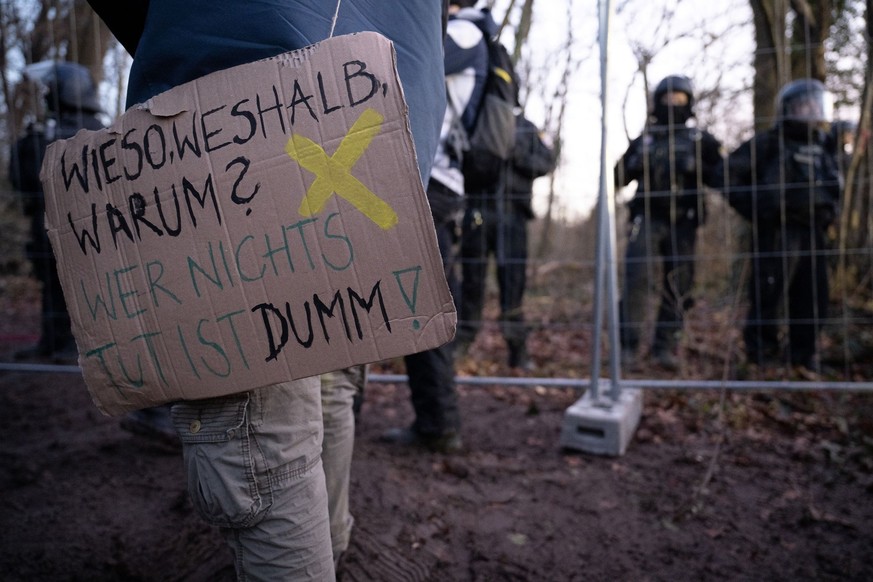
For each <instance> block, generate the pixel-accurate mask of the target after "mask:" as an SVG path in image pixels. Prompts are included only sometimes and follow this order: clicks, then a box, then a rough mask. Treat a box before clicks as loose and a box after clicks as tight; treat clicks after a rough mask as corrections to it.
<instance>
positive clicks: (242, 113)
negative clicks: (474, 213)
mask: <svg viewBox="0 0 873 582" xmlns="http://www.w3.org/2000/svg"><path fill="white" fill-rule="evenodd" d="M41 178H42V181H43V184H44V187H45V194H46V205H47V211H46V224H47V226H48V231H49V237H50V239H51V242H52V246H53V249H54V252H55V256H56V258H57V262H58V268H59V272H60V277H61V282H62V285H63V289H64V295H65V298H66V302H67V306H68V308H69V311H70V315H71V318H72V320H73V332H74V334H75V337H76V341H77V343H78V347H79V363H80V365H81V367H82V369H83V372H84V375H85V380H86V382H87V385H88V389H89V391H90V392H91V395H92V398H93V400H94V401H95V403H96V405H97V406H98V407H99V408H100V410H101V411H103V412H104V413H106V414H110V415H117V414H121V413H124V412H126V411H129V410H133V409H138V408H144V407H149V406H153V405H157V404H161V403H166V402H170V401H175V400H181V399H185V400H189V399H198V398H206V397H212V396H218V395H224V394H230V393H235V392H240V391H245V390H250V389H253V388H256V387H261V386H267V385H270V384H274V383H276V382H281V381H286V380H290V379H295V378H302V377H307V376H313V375H316V374H319V373H322V372H327V371H330V370H335V369H338V368H341V367H346V366H350V365H353V364H360V363H366V362H373V361H377V360H382V359H386V358H391V357H396V356H401V355H405V354H408V353H415V352H418V351H422V350H425V349H430V348H433V347H436V346H439V345H442V344H444V343H446V342H448V341H450V340H451V338H452V337H453V335H454V330H455V325H456V316H455V312H454V306H453V303H452V298H451V295H450V293H449V289H448V286H447V284H446V280H445V275H444V272H443V267H442V263H441V261H440V256H439V252H438V247H437V242H436V235H435V232H434V227H433V220H432V218H431V215H430V210H429V207H428V204H427V198H426V195H425V193H424V190H423V187H422V184H421V180H420V177H419V174H418V166H417V163H416V159H415V151H414V146H413V141H412V136H411V134H410V130H409V123H408V117H407V109H406V104H405V101H404V99H403V93H402V89H401V86H400V83H399V80H398V77H397V73H396V69H395V55H394V49H393V45H392V44H391V43H390V42H389V41H388V40H387V39H385V38H384V37H382V36H381V35H378V34H375V33H361V34H356V35H350V36H344V37H338V38H334V39H331V40H328V41H325V42H322V43H319V44H317V45H313V46H311V47H307V48H305V49H302V50H300V51H294V52H290V53H286V54H282V55H279V56H277V57H275V58H271V59H266V60H263V61H258V62H255V63H250V64H247V65H244V66H240V67H235V68H232V69H228V70H225V71H222V72H218V73H215V74H212V75H208V76H206V77H203V78H201V79H198V80H196V81H193V82H191V83H187V84H184V85H181V86H178V87H176V88H174V89H172V90H171V91H167V92H166V93H162V94H160V95H157V96H155V97H154V98H152V99H151V100H149V101H148V102H146V103H145V104H142V105H140V106H137V107H134V108H132V109H131V110H130V111H128V112H127V113H125V115H124V116H122V117H121V118H120V119H119V120H118V122H117V123H115V125H113V126H112V127H110V128H108V129H106V130H102V131H97V132H88V131H83V132H80V133H79V134H78V135H76V136H75V137H74V138H73V139H70V140H65V141H62V142H57V143H55V144H52V146H51V147H50V148H49V150H48V152H47V155H46V159H45V162H44V164H43V168H42V174H41Z"/></svg>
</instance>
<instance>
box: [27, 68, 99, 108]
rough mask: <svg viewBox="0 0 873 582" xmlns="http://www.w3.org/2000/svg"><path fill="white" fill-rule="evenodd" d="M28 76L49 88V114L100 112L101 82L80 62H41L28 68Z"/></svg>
mask: <svg viewBox="0 0 873 582" xmlns="http://www.w3.org/2000/svg"><path fill="white" fill-rule="evenodd" d="M24 72H25V75H27V76H28V77H29V78H31V79H33V80H34V81H37V82H38V83H40V84H41V85H42V86H43V87H44V88H45V91H46V93H45V103H46V107H47V108H48V111H49V113H52V114H55V115H57V114H60V113H66V112H71V113H100V112H101V111H102V109H101V108H100V100H99V98H98V97H97V85H96V83H94V79H93V78H92V77H91V72H90V71H89V70H88V69H87V68H86V67H84V66H82V65H80V64H78V63H70V62H63V61H62V62H54V61H41V62H39V63H33V64H31V65H28V66H27V67H25V70H24Z"/></svg>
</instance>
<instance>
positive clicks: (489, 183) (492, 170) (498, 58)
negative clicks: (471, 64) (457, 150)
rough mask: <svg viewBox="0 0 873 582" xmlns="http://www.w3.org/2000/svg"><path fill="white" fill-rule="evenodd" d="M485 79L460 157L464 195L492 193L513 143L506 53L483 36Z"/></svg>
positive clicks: (513, 99) (513, 94)
mask: <svg viewBox="0 0 873 582" xmlns="http://www.w3.org/2000/svg"><path fill="white" fill-rule="evenodd" d="M485 43H486V45H487V46H488V76H487V77H486V80H485V88H484V93H483V95H482V100H481V101H480V102H479V107H478V109H477V112H476V118H475V122H474V126H473V128H472V129H471V130H469V132H468V135H467V140H466V144H464V147H463V148H462V153H461V171H462V172H463V174H464V189H465V190H466V191H467V192H476V191H480V192H481V191H494V190H496V188H497V186H498V183H499V180H500V176H501V172H502V171H503V170H504V168H505V167H506V161H507V160H509V159H510V158H511V157H512V149H513V145H514V143H515V115H516V108H517V107H518V82H517V80H516V77H515V68H514V67H513V65H512V59H511V58H510V56H509V52H508V51H507V50H506V47H504V46H503V45H502V44H500V43H499V42H497V40H496V39H494V38H491V37H490V36H489V35H488V34H485Z"/></svg>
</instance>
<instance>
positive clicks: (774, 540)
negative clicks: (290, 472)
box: [0, 286, 873, 582]
mask: <svg viewBox="0 0 873 582" xmlns="http://www.w3.org/2000/svg"><path fill="white" fill-rule="evenodd" d="M3 291H4V293H2V294H0V299H2V301H0V310H2V313H0V315H2V319H3V321H4V323H3V326H2V327H3V329H2V331H3V334H2V337H0V362H10V361H11V354H12V352H13V351H14V350H15V349H17V348H20V347H21V346H22V345H24V344H26V343H27V342H28V341H32V340H33V339H35V333H36V332H35V329H34V325H33V321H35V317H36V309H37V307H36V302H35V300H34V294H33V293H32V292H24V293H22V292H19V293H10V292H9V291H10V288H9V287H8V286H7V287H4V288H3ZM589 351H590V350H589V349H588V347H587V346H586V345H585V340H584V337H582V336H578V335H574V334H573V333H567V334H563V335H562V333H561V332H556V331H548V332H547V331H541V332H537V333H535V334H534V335H533V336H532V338H531V352H532V356H533V357H532V359H533V362H534V369H533V370H532V371H531V372H527V373H525V374H524V375H527V376H530V377H537V376H543V377H547V376H556V375H559V376H566V375H568V374H572V371H573V370H574V369H575V370H577V372H576V373H577V374H578V373H579V371H578V363H579V361H580V360H584V359H585V358H586V357H588V356H587V353H588V352H589ZM703 357H704V356H703V355H701V354H699V353H696V352H695V353H690V355H688V358H691V359H695V361H697V360H700V359H701V358H703ZM504 360H505V350H504V348H503V347H502V340H501V339H500V337H499V334H498V332H497V330H496V327H494V326H486V328H485V330H483V334H482V335H480V337H479V338H478V340H477V342H476V343H475V344H474V345H473V347H472V348H471V352H470V354H469V355H468V357H467V358H465V359H463V360H461V361H460V362H459V364H458V370H459V374H461V375H470V374H473V373H478V374H480V375H487V376H498V375H504V374H506V375H520V372H518V371H513V370H509V369H507V368H506V366H505V364H503V363H502V362H503V361H504ZM372 371H373V372H375V373H380V372H388V373H402V371H403V370H402V366H399V362H396V361H395V362H385V363H382V364H378V365H374V366H373V370H372ZM638 372H640V373H641V374H642V375H643V376H645V377H653V378H658V377H660V378H664V377H666V375H665V374H664V373H663V372H659V371H658V370H656V369H652V368H647V364H645V363H641V369H640V370H638ZM459 392H460V402H461V408H462V411H463V429H462V435H463V439H464V442H465V445H466V450H465V451H464V452H463V453H461V454H457V455H450V456H446V455H442V454H435V453H428V452H424V451H421V450H404V449H398V448H394V447H392V446H390V445H386V444H383V443H380V442H378V439H377V437H378V435H380V434H381V433H382V432H383V431H384V430H385V429H386V428H389V427H393V426H402V425H405V424H406V423H409V422H410V421H411V419H412V412H411V408H410V405H409V396H408V389H407V387H406V386H405V385H404V384H386V383H375V382H373V383H370V385H369V386H368V387H367V392H366V400H365V403H364V406H363V410H362V413H361V417H360V419H359V424H358V427H357V438H356V448H355V456H354V461H353V466H352V490H351V509H352V512H353V514H354V517H355V520H356V523H355V529H354V532H353V536H352V542H351V547H350V549H349V551H348V553H347V554H346V556H345V558H344V561H343V573H342V574H343V575H342V579H343V580H346V581H366V580H374V581H394V580H396V581H404V582H405V581H415V580H421V581H424V580H439V581H465V580H470V581H473V580H494V581H503V580H519V581H522V580H523V581H528V580H529V581H542V580H579V581H583V580H584V581H591V580H594V581H598V580H604V581H606V580H608V581H615V580H622V581H623V580H627V581H635V582H636V581H674V580H719V581H721V580H762V581H763V580H766V581H778V580H786V581H788V580H791V581H797V580H817V581H821V580H835V581H836V580H840V581H848V580H857V581H862V580H863V581H867V580H873V395H871V394H870V393H869V392H868V393H864V392H860V391H857V392H833V391H802V392H790V393H789V392H775V391H771V392H764V391H756V392H751V391H742V392H740V391H737V392H723V391H702V390H700V391H691V390H683V391H680V390H662V389H658V390H647V391H645V392H644V408H643V414H642V419H641V421H640V424H639V427H638V429H637V431H636V433H635V435H634V437H633V440H632V441H631V443H630V446H629V447H628V449H627V452H626V453H625V454H624V455H621V456H617V457H607V456H597V455H591V454H587V453H583V452H579V451H575V450H565V449H561V448H560V447H559V444H558V439H559V434H560V431H561V427H562V423H563V421H564V413H565V411H566V409H567V408H568V407H569V406H570V405H571V404H573V402H575V401H576V399H577V398H578V397H579V394H578V393H577V392H576V391H574V390H573V389H569V388H555V387H544V386H536V385H534V386H530V387H507V386H480V385H464V384H462V385H460V386H459ZM0 495H2V498H3V502H4V511H2V512H0V529H2V531H3V532H4V534H3V536H0V572H2V575H0V577H2V579H3V580H5V581H9V582H13V581H25V580H27V581H33V580H40V581H55V580H58V581H60V580H64V581H67V580H69V581H73V580H83V581H84V580H88V581H115V580H124V581H140V580H142V581H151V580H155V581H158V580H179V581H183V580H184V581H192V582H197V581H219V582H220V581H222V580H231V579H233V571H232V566H231V561H230V556H229V554H228V550H227V549H226V547H225V546H224V544H223V542H222V540H221V539H220V536H219V534H218V532H217V531H216V530H214V529H213V528H211V527H209V526H206V525H204V523H203V522H202V521H200V519H199V518H198V517H197V516H196V515H195V513H194V510H193V508H192V506H191V503H190V501H189V500H188V497H187V494H186V492H185V485H184V479H183V474H182V464H181V458H180V454H179V453H178V451H175V450H173V449H166V448H163V447H161V446H158V445H156V444H155V443H153V442H150V441H148V440H146V439H144V438H143V437H139V436H136V435H133V434H129V433H127V432H125V431H123V430H122V429H121V428H120V427H119V423H118V419H116V418H110V417H105V416H102V415H101V414H100V413H99V412H98V411H97V409H96V408H95V407H94V406H93V404H92V403H91V402H90V399H89V396H88V394H87V390H86V389H85V386H84V383H83V380H82V378H81V376H80V375H79V374H76V373H63V372H51V373H33V372H20V371H3V372H0Z"/></svg>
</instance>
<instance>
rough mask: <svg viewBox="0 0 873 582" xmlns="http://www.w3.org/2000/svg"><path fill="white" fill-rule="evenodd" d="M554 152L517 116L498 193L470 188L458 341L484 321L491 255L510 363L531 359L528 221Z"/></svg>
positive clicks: (470, 339) (469, 336)
mask: <svg viewBox="0 0 873 582" xmlns="http://www.w3.org/2000/svg"><path fill="white" fill-rule="evenodd" d="M554 164H555V155H554V153H553V152H552V150H551V149H550V148H549V147H548V146H547V145H546V144H545V143H544V142H543V141H542V139H541V138H540V135H539V130H538V128H537V127H536V125H534V124H533V123H532V122H531V121H529V120H528V119H526V118H525V117H524V116H522V115H519V116H518V117H517V119H516V128H515V145H514V148H513V153H512V158H511V160H510V161H509V163H508V164H507V166H506V169H505V171H504V173H503V175H502V178H501V182H502V183H501V184H500V185H499V187H498V188H496V189H495V190H496V192H494V193H486V192H470V193H468V195H467V202H466V204H467V207H466V210H465V213H464V219H463V226H462V234H461V258H462V261H463V262H462V273H463V275H462V285H461V302H460V303H461V304H460V322H459V326H458V342H459V343H460V344H461V345H462V346H463V345H467V344H470V343H472V342H473V339H474V338H475V337H476V333H477V332H478V331H479V329H480V327H481V325H482V305H483V301H484V295H485V278H486V274H487V267H488V259H489V256H492V255H493V256H494V259H495V261H496V263H497V283H498V286H499V288H500V322H501V331H502V333H503V337H504V338H505V339H506V343H507V346H508V348H509V364H510V366H523V365H524V364H525V362H526V360H527V351H526V347H525V342H526V340H527V333H528V330H527V326H526V325H525V323H524V314H523V313H522V305H521V304H522V298H523V295H524V290H525V285H526V269H527V221H528V220H530V219H531V218H533V216H534V213H533V209H532V207H531V195H532V191H533V181H534V179H536V178H538V177H540V176H544V175H546V174H548V173H549V172H550V171H551V170H552V168H553V167H554Z"/></svg>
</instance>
